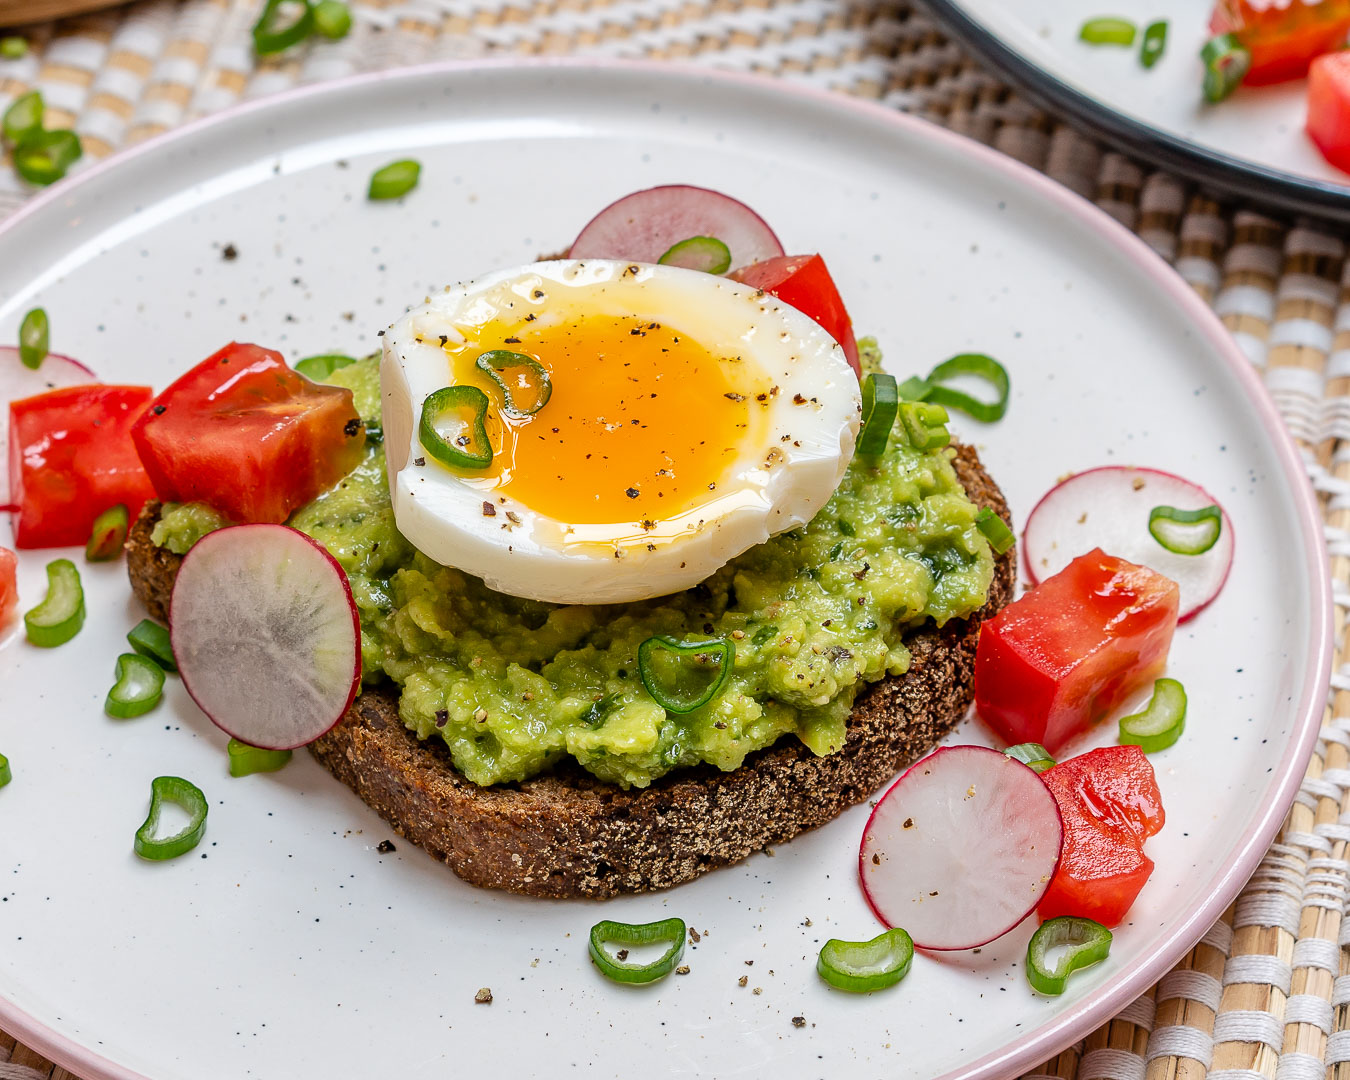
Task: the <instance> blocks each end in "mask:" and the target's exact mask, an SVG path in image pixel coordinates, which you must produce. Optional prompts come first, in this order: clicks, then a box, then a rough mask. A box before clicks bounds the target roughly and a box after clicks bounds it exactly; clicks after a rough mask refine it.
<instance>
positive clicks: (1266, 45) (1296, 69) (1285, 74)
mask: <svg viewBox="0 0 1350 1080" xmlns="http://www.w3.org/2000/svg"><path fill="white" fill-rule="evenodd" d="M1209 29H1210V33H1213V34H1232V35H1233V36H1234V37H1236V38H1237V39H1238V41H1239V42H1240V43H1241V44H1242V46H1243V47H1244V48H1246V49H1247V50H1248V51H1249V52H1250V53H1251V54H1252V66H1251V68H1250V69H1249V70H1248V71H1247V74H1246V76H1245V77H1244V78H1243V80H1242V82H1243V84H1244V85H1247V86H1267V85H1269V84H1270V83H1277V82H1284V81H1286V80H1288V79H1297V78H1300V77H1301V76H1302V75H1304V74H1305V73H1306V72H1307V70H1308V65H1309V64H1310V63H1311V62H1312V60H1313V58H1314V57H1317V56H1321V55H1322V54H1324V53H1330V52H1334V51H1335V50H1337V49H1339V48H1341V46H1343V45H1344V44H1345V40H1346V35H1347V34H1350V0H1320V2H1313V3H1309V2H1308V0H1291V2H1290V3H1288V4H1285V5H1279V4H1261V5H1260V6H1259V7H1258V6H1257V5H1256V4H1253V3H1252V2H1251V0H1219V2H1218V3H1217V4H1215V5H1214V12H1213V14H1211V15H1210V19H1209Z"/></svg>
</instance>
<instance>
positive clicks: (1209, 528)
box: [1148, 506, 1223, 555]
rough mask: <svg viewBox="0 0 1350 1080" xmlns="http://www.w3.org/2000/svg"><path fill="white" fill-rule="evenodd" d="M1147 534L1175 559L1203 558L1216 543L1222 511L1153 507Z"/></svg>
mask: <svg viewBox="0 0 1350 1080" xmlns="http://www.w3.org/2000/svg"><path fill="white" fill-rule="evenodd" d="M1148 531H1149V533H1151V534H1152V536H1153V539H1154V540H1156V541H1158V543H1160V544H1161V545H1162V546H1163V547H1165V548H1166V549H1167V550H1168V551H1170V552H1172V554H1174V555H1203V554H1204V553H1205V552H1206V551H1208V550H1209V549H1210V548H1212V547H1213V546H1214V545H1215V544H1217V543H1218V542H1219V534H1220V533H1221V532H1223V511H1222V510H1220V509H1219V508H1218V507H1217V506H1204V507H1201V508H1200V509H1199V510H1178V509H1177V508H1176V507H1175V506H1155V507H1154V508H1153V509H1152V510H1150V511H1149V512H1148Z"/></svg>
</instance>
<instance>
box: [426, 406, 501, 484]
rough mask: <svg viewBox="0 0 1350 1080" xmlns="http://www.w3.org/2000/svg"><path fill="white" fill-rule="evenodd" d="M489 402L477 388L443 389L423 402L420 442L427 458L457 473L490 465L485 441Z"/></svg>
mask: <svg viewBox="0 0 1350 1080" xmlns="http://www.w3.org/2000/svg"><path fill="white" fill-rule="evenodd" d="M487 408H488V399H487V395H486V394H485V393H483V391H481V390H479V389H478V387H476V386H445V387H442V388H441V389H440V390H436V391H434V392H433V393H430V394H428V395H427V399H426V401H424V402H422V423H421V426H420V427H419V429H418V433H419V438H420V439H421V441H422V445H423V446H424V447H425V448H426V451H427V453H428V454H430V455H431V456H432V457H434V458H435V459H436V460H437V461H439V462H442V463H443V464H445V465H452V466H454V467H455V468H457V469H486V468H487V467H488V466H489V465H491V464H492V443H490V442H489V441H488V434H487V426H486V425H485V424H484V422H483V419H484V417H486V416H487Z"/></svg>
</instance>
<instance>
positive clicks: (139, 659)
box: [103, 652, 164, 720]
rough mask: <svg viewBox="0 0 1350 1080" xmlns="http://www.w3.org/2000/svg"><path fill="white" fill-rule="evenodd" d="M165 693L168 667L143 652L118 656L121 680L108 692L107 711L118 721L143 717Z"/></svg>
mask: <svg viewBox="0 0 1350 1080" xmlns="http://www.w3.org/2000/svg"><path fill="white" fill-rule="evenodd" d="M163 696H164V669H163V668H162V667H160V666H159V665H158V664H157V663H155V662H154V661H153V660H151V659H149V658H148V657H145V656H142V655H141V654H140V653H134V652H131V653H123V654H122V655H121V656H119V657H118V658H117V682H116V683H114V684H113V688H112V689H111V690H109V691H108V696H107V698H106V699H105V700H104V702H103V711H104V712H106V713H107V714H108V715H109V716H111V717H114V718H115V719H117V720H130V719H131V718H132V717H133V716H143V715H144V714H145V713H148V712H149V711H150V710H151V709H153V708H154V707H155V706H156V705H158V704H159V699H160V698H161V697H163Z"/></svg>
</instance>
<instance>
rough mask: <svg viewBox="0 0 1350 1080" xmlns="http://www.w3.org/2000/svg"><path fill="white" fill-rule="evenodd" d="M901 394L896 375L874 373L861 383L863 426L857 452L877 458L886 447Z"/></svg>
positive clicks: (860, 430) (859, 434)
mask: <svg viewBox="0 0 1350 1080" xmlns="http://www.w3.org/2000/svg"><path fill="white" fill-rule="evenodd" d="M899 407H900V396H899V394H898V392H897V390H896V386H895V376H894V375H887V374H886V373H885V372H881V371H878V372H874V373H873V374H871V375H868V376H867V378H865V379H864V380H863V384H862V427H861V428H860V429H859V431H858V453H860V454H865V455H867V456H868V457H876V456H877V455H879V454H881V453H882V452H884V451H885V449H886V444H887V443H888V442H889V441H890V438H891V429H892V428H893V427H894V426H895V413H896V410H897V409H898V408H899Z"/></svg>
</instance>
